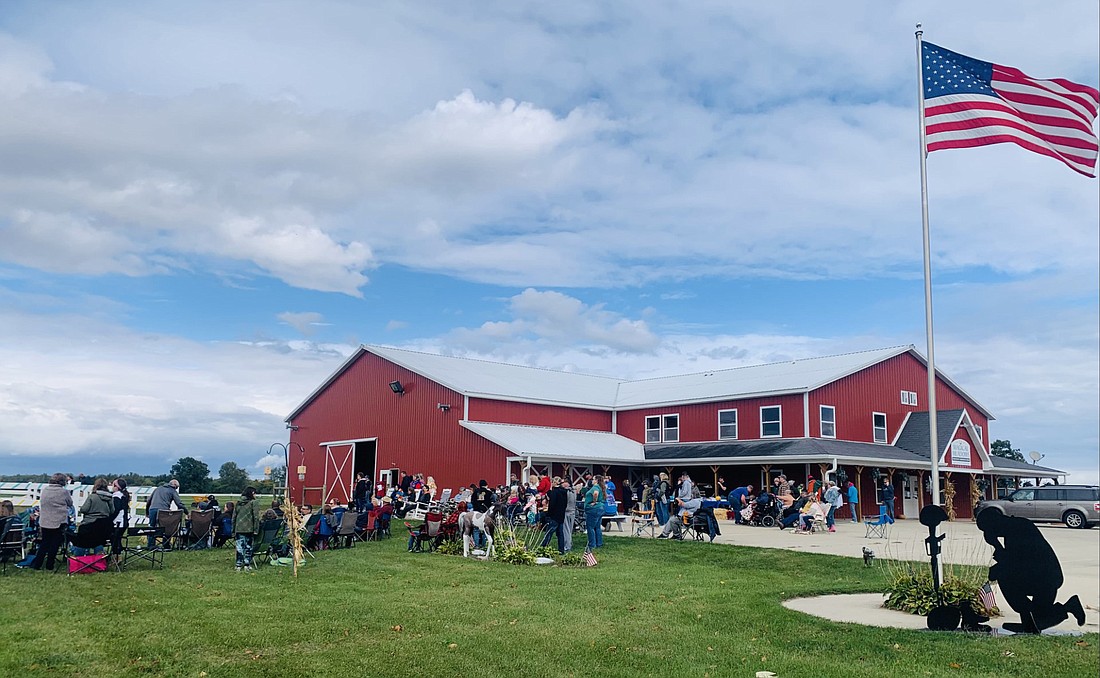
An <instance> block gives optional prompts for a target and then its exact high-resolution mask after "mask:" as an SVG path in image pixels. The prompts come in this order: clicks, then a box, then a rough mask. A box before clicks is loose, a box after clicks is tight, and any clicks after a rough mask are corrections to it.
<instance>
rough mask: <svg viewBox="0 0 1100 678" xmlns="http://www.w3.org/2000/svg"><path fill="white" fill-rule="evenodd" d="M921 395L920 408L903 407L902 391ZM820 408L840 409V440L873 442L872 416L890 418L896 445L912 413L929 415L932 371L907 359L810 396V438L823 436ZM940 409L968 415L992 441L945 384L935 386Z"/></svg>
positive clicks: (978, 416)
mask: <svg viewBox="0 0 1100 678" xmlns="http://www.w3.org/2000/svg"><path fill="white" fill-rule="evenodd" d="M903 390H905V391H913V392H915V393H916V394H917V405H916V406H915V407H914V406H911V405H902V404H901V391H903ZM820 405H832V406H833V407H835V408H836V437H837V439H838V440H853V441H857V442H865V443H872V442H874V440H875V438H874V431H873V428H872V419H871V413H872V412H882V413H884V414H885V415H886V441H887V443H892V442H893V441H894V437H895V436H897V433H898V429H899V428H900V427H901V424H902V422H903V421H904V420H905V415H906V414H908V413H909V412H924V411H927V410H928V370H927V369H926V368H925V366H924V364H922V363H921V362H920V361H919V360H917V359H916V358H914V357H913V355H912V354H909V353H905V354H902V355H899V356H895V357H893V358H891V359H889V360H886V361H884V362H881V363H879V364H877V365H872V366H871V367H868V368H867V369H865V370H862V371H860V372H858V373H856V374H853V375H851V376H849V377H847V378H845V379H841V380H840V381H836V382H833V383H831V384H827V385H825V386H822V387H821V388H819V389H817V390H815V391H813V392H812V393H810V437H813V438H818V437H820V436H821V417H820V415H819V410H820V407H819V406H820ZM936 409H937V410H954V409H966V411H967V412H968V413H969V414H970V419H971V421H973V422H974V424H976V425H978V426H981V427H982V430H983V431H984V432H985V435H986V437H988V435H989V420H988V419H987V418H986V417H985V415H984V414H982V413H981V412H980V411H979V410H978V409H977V408H976V407H974V406H973V405H972V404H971V403H969V402H967V401H966V399H964V398H963V397H962V396H961V395H959V394H958V393H957V392H956V391H955V390H954V389H953V388H951V387H950V386H949V385H948V384H946V383H944V381H943V380H942V379H937V380H936Z"/></svg>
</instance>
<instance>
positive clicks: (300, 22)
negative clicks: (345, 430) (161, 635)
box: [0, 0, 1100, 482]
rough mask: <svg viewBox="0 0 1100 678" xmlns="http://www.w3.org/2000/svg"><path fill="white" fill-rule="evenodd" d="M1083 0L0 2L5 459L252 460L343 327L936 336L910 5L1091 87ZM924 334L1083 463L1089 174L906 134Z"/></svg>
mask: <svg viewBox="0 0 1100 678" xmlns="http://www.w3.org/2000/svg"><path fill="white" fill-rule="evenodd" d="M1098 11H1100V10H1098V5H1097V3H1090V2H1080V1H1079V0H1067V1H1053V0H1052V1H1050V2H1044V3H1034V2H1023V1H1015V2H1013V1H1008V2H996V3H994V2H992V1H987V2H973V3H957V2H899V3H882V2H877V1H867V2H831V3H808V2H806V3H780V4H779V5H778V6H776V4H775V3H759V2H753V3H749V2H684V3H674V2H673V3H642V4H639V3H613V4H608V3H598V2H584V3H574V2H565V3H550V4H547V3H519V2H501V3H485V2H438V3H431V2H424V3H401V2H378V3H359V2H351V1H347V2H338V1H322V0H312V1H310V2H291V1H285V2H262V3H260V2H255V3H254V2H244V1H241V2H234V3H221V2H201V1H198V2H188V3H174V2H152V1H151V2H142V3H118V2H96V1H94V0H89V1H86V2H81V3H61V2H29V1H28V2H20V1H19V0H9V1H8V2H5V3H4V9H3V12H0V242H2V243H3V245H2V246H0V328H2V329H0V417H2V420H3V421H4V424H3V426H2V428H0V431H2V434H0V473H3V472H6V473H17V472H52V471H55V470H67V471H74V472H87V473H96V472H107V471H112V470H114V471H127V470H136V471H142V472H149V473H159V472H165V471H167V468H168V466H169V465H170V464H171V463H172V462H173V461H174V460H176V459H178V458H179V457H181V456H185V455H191V456H195V457H199V458H201V459H203V460H205V461H206V462H207V463H208V464H209V465H210V466H211V468H212V469H215V470H216V469H217V468H218V467H219V466H220V465H221V463H223V462H224V461H227V460H233V461H236V462H237V463H239V464H241V465H242V466H248V467H250V468H251V469H252V470H253V471H254V472H255V471H256V470H257V468H259V467H260V466H262V464H263V457H264V455H265V454H266V452H267V450H268V447H269V446H270V445H271V444H272V443H274V442H278V441H285V440H286V431H285V429H284V424H283V418H284V417H285V416H286V415H287V414H288V413H289V412H290V411H291V410H292V409H293V408H294V407H295V406H296V405H297V404H298V403H299V402H300V401H301V400H302V399H303V398H304V397H305V396H306V395H307V394H308V393H309V392H310V391H311V390H312V389H313V388H314V387H315V386H316V385H317V384H318V383H319V382H320V381H321V380H322V379H324V378H325V377H326V376H327V375H328V374H330V373H331V372H332V371H333V370H334V369H335V368H336V367H337V366H338V365H339V364H340V362H341V361H342V360H343V358H344V357H345V356H346V355H348V354H349V353H350V351H352V350H353V348H354V347H355V346H356V345H358V344H359V343H378V344H386V345H392V346H399V347H407V348H415V349H421V350H426V351H433V352H446V353H450V354H454V355H466V356H476V357H483V358H488V359H493V360H503V361H509V362H518V363H524V364H531V365H538V366H543V367H548V368H555V369H569V370H576V371H583V372H589V373H599V374H610V375H614V376H619V377H624V378H633V377H646V376H654V375H660V374H671V373H677V372H685V371H696V370H701V369H711V368H722V367H735V366H740V365H748V364H755V363H761V362H769V361H775V360H784V359H791V358H800V357H809V356H815V355H826V354H832V353H839V352H845V351H852V350H862V349H869V348H878V347H883V346H892V345H899V344H915V345H916V346H917V347H918V348H919V349H920V350H921V351H922V352H923V351H924V350H925V331H924V304H923V283H922V279H921V271H922V258H921V219H920V180H919V171H918V170H919V165H918V151H917V149H918V140H917V134H918V124H917V112H916V91H917V85H916V64H915V43H914V36H913V29H914V24H915V23H916V22H917V21H923V22H924V27H925V38H926V39H928V40H930V41H932V42H935V43H937V44H940V45H943V46H945V47H947V48H949V49H952V50H955V51H958V52H962V53H965V54H968V55H971V56H975V57H978V58H982V59H986V60H989V61H994V62H998V63H1004V64H1009V65H1012V66H1015V67H1018V68H1020V69H1022V70H1024V71H1025V72H1027V73H1028V74H1030V75H1033V76H1037V77H1066V78H1069V79H1072V80H1075V81H1078V82H1082V83H1085V84H1089V85H1092V86H1096V85H1097V82H1098V80H1100V78H1098V72H1097V71H1098V56H1097V55H1098V51H1100V50H1098V38H1097V35H1098V24H1100V20H1098ZM928 173H929V200H930V214H931V223H932V250H933V262H932V265H933V276H934V283H935V291H934V299H935V327H936V357H937V363H938V365H939V367H940V368H941V369H943V370H944V371H945V372H947V373H948V374H949V375H950V376H951V377H952V378H953V379H955V380H956V381H957V382H958V383H960V384H961V385H962V386H963V387H964V388H965V389H966V390H967V391H968V392H969V393H970V394H971V395H972V396H974V397H975V398H976V399H977V400H979V401H980V402H981V403H982V404H983V405H985V406H986V407H987V408H989V409H990V410H992V411H993V412H994V413H995V415H996V416H997V421H995V422H993V424H992V426H991V431H990V434H991V436H992V438H1007V439H1010V440H1011V441H1012V443H1013V444H1014V446H1016V447H1019V448H1021V449H1022V450H1023V451H1024V452H1025V453H1026V452H1028V451H1031V450H1037V451H1039V452H1041V453H1043V454H1045V455H1046V458H1045V459H1044V461H1043V463H1044V464H1048V465H1051V466H1054V467H1057V468H1061V469H1065V470H1069V471H1071V472H1073V473H1074V475H1073V479H1074V480H1077V481H1089V482H1096V481H1097V476H1098V470H1097V467H1098V461H1097V447H1098V410H1100V400H1098V393H1100V386H1098V374H1100V359H1098V355H1100V349H1098V341H1100V340H1098V324H1100V318H1098V305H1100V301H1098V299H1100V296H1098V279H1100V275H1098V266H1100V261H1098V260H1100V242H1098V222H1100V216H1098V197H1097V196H1098V190H1097V182H1096V181H1095V180H1089V179H1087V178H1085V177H1082V176H1080V175H1078V174H1076V173H1074V172H1072V171H1071V170H1069V169H1068V168H1066V167H1065V166H1063V165H1061V164H1060V163H1059V162H1057V161H1055V160H1052V159H1050V158H1046V157H1042V156H1039V155H1035V154H1031V153H1027V152H1025V151H1023V150H1022V149H1019V148H1017V147H1015V146H1008V145H1002V146H997V147H986V148H981V149H972V150H959V151H942V152H937V153H934V154H932V155H931V156H930V158H929V163H928Z"/></svg>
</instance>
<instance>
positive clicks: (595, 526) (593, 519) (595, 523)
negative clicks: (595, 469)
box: [584, 476, 607, 549]
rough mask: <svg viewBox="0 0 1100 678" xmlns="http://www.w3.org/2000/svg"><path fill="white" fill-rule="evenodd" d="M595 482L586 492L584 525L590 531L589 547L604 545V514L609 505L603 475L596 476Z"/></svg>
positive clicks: (596, 547)
mask: <svg viewBox="0 0 1100 678" xmlns="http://www.w3.org/2000/svg"><path fill="white" fill-rule="evenodd" d="M593 481H594V482H593V483H592V485H591V487H589V488H588V489H587V490H585V492H584V526H585V529H586V530H587V532H588V548H589V549H598V548H600V547H601V546H603V514H604V510H605V509H606V507H607V490H605V489H604V484H603V476H595V477H594V478H593Z"/></svg>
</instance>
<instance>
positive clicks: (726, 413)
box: [718, 410, 737, 440]
mask: <svg viewBox="0 0 1100 678" xmlns="http://www.w3.org/2000/svg"><path fill="white" fill-rule="evenodd" d="M736 438H737V410H718V439H719V440H734V439H736Z"/></svg>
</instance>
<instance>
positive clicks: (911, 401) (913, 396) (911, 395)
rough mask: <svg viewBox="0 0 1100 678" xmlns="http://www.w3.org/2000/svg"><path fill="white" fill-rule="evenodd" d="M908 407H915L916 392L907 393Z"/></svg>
mask: <svg viewBox="0 0 1100 678" xmlns="http://www.w3.org/2000/svg"><path fill="white" fill-rule="evenodd" d="M909 405H910V406H912V407H916V406H917V392H916V391H910V392H909Z"/></svg>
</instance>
